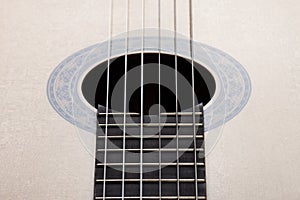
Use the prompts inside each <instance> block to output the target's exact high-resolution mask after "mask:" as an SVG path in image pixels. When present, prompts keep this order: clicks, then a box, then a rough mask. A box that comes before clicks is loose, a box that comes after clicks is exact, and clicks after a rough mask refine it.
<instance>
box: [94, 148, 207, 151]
mask: <svg viewBox="0 0 300 200" xmlns="http://www.w3.org/2000/svg"><path fill="white" fill-rule="evenodd" d="M125 150H126V151H136V152H137V151H140V149H125ZM194 150H195V149H194V148H187V149H185V148H184V149H180V148H178V149H175V148H174V149H171V148H163V149H147V148H144V149H143V152H149V151H150V152H152V151H162V152H169V151H182V152H186V151H194ZM97 151H98V152H102V151H105V150H104V149H97ZM106 151H123V149H106ZM196 151H204V149H203V148H197V149H196Z"/></svg>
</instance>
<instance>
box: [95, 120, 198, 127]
mask: <svg viewBox="0 0 300 200" xmlns="http://www.w3.org/2000/svg"><path fill="white" fill-rule="evenodd" d="M106 125H108V126H111V127H116V126H123V125H124V124H112V123H110V124H106V123H105V124H98V126H106ZM126 126H141V127H143V126H146V127H153V126H159V123H143V122H142V120H141V123H128V124H126ZM163 126H185V127H186V126H193V127H194V126H203V123H194V122H193V123H178V124H176V123H164V124H163Z"/></svg>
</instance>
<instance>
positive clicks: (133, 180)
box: [96, 178, 205, 183]
mask: <svg viewBox="0 0 300 200" xmlns="http://www.w3.org/2000/svg"><path fill="white" fill-rule="evenodd" d="M142 180H143V181H144V182H160V181H161V182H177V181H178V179H177V178H174V179H171V178H169V179H159V178H148V179H142ZM103 181H104V180H103V179H96V182H103ZM105 181H106V182H122V181H123V179H117V178H115V179H114V178H112V179H106V180H105ZM139 181H140V179H138V178H132V179H130V178H129V179H126V182H139ZM179 181H180V182H194V181H197V182H199V183H201V182H202V183H203V182H205V179H194V178H180V179H179Z"/></svg>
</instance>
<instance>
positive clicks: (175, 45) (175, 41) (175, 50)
mask: <svg viewBox="0 0 300 200" xmlns="http://www.w3.org/2000/svg"><path fill="white" fill-rule="evenodd" d="M173 9H174V58H175V60H174V61H175V96H176V98H175V103H176V104H175V105H176V106H175V107H176V108H175V111H176V112H175V117H176V120H175V121H176V148H177V151H176V158H177V160H176V163H177V165H176V177H177V197H178V199H179V191H180V184H179V151H178V147H179V140H178V105H177V101H178V82H177V81H178V80H177V79H178V77H177V73H178V72H177V70H178V66H177V1H176V0H174V8H173Z"/></svg>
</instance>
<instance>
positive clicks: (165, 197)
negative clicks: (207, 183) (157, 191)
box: [95, 196, 206, 200]
mask: <svg viewBox="0 0 300 200" xmlns="http://www.w3.org/2000/svg"><path fill="white" fill-rule="evenodd" d="M95 199H96V200H98V199H121V197H117V196H116V197H104V198H103V197H95ZM124 199H140V197H139V196H131V197H124ZM143 199H178V197H177V196H143ZM179 199H195V196H181V197H180V198H179ZM197 199H206V197H205V196H198V198H197Z"/></svg>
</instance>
